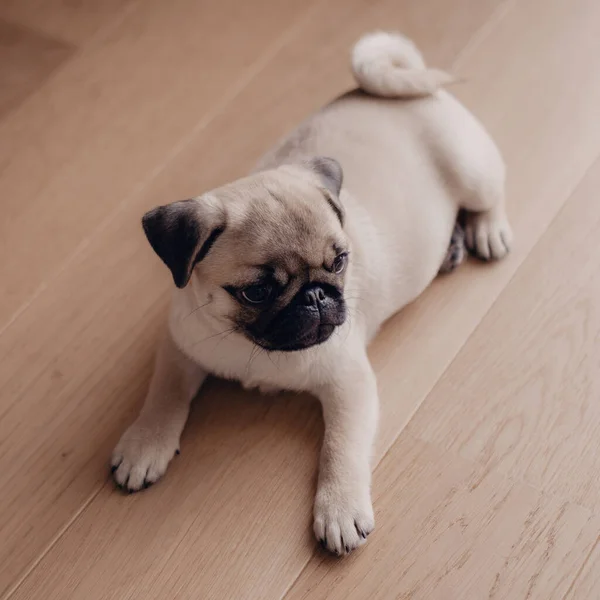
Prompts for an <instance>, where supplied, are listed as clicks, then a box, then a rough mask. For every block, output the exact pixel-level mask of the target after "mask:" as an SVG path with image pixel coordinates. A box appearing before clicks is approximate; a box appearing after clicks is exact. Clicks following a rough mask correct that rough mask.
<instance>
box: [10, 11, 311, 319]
mask: <svg viewBox="0 0 600 600" xmlns="http://www.w3.org/2000/svg"><path fill="white" fill-rule="evenodd" d="M312 2H314V0H312ZM310 5H311V2H309V3H305V4H303V5H302V7H300V6H299V5H298V4H297V3H294V2H292V1H291V0H284V1H282V2H275V1H274V0H257V1H256V2H252V3H248V4H240V3H239V2H237V1H236V0H225V1H224V2H219V3H202V2H200V3H199V2H196V1H195V0H174V2H169V3H168V4H166V3H164V2H162V1H161V0H154V1H150V2H147V3H145V4H144V5H143V6H138V7H137V10H131V11H129V12H128V13H127V15H126V18H125V19H123V20H122V21H121V22H120V23H119V24H118V26H116V27H115V28H112V29H110V31H108V32H107V33H106V34H105V35H104V36H100V37H99V38H97V39H96V40H94V41H93V43H90V44H89V45H88V46H86V48H85V49H84V50H83V51H82V52H80V53H78V54H77V55H76V56H75V57H74V58H73V60H72V61H70V62H69V63H68V64H67V65H66V66H65V67H64V68H62V69H61V70H60V72H59V73H57V74H56V75H55V76H54V77H53V78H52V80H51V81H50V82H48V84H47V85H46V86H44V87H43V89H41V90H40V91H39V93H37V94H35V95H33V96H32V97H31V98H30V99H29V101H28V102H25V103H24V104H23V105H22V106H21V107H19V109H18V110H16V111H14V112H13V113H12V114H11V115H10V118H9V119H7V120H5V121H4V122H0V139H2V140H3V141H4V143H3V144H2V145H1V146H0V187H1V188H2V190H3V211H4V212H3V217H4V218H3V219H2V220H1V221H0V251H1V252H2V253H3V254H4V255H6V256H9V257H10V258H9V260H5V261H2V262H1V263H0V277H1V278H2V280H3V281H4V282H5V293H4V294H2V296H0V330H1V329H2V328H3V327H4V326H6V324H7V323H9V322H10V321H11V319H13V318H14V317H15V315H16V314H17V313H18V310H19V309H20V308H21V307H22V306H23V305H24V304H26V303H27V302H28V300H30V299H31V298H32V297H34V296H35V295H36V294H37V293H40V292H41V291H42V290H43V289H44V288H45V286H46V285H47V284H48V282H49V281H50V280H51V279H52V277H53V276H55V275H56V273H57V272H59V271H60V269H61V268H62V267H63V265H64V264H65V262H66V261H68V260H69V259H72V258H73V256H74V255H75V254H76V253H77V252H78V249H79V248H81V247H83V246H84V245H85V244H87V243H88V241H89V237H90V235H92V234H93V232H94V231H96V230H97V229H98V228H99V227H102V226H104V225H105V224H106V222H107V220H108V219H109V218H110V216H111V215H114V212H115V211H117V210H118V209H119V207H120V206H121V205H122V203H123V202H124V201H126V199H127V198H128V197H129V196H131V195H132V194H135V193H139V192H140V191H141V190H142V189H144V186H145V184H146V182H147V181H148V179H149V178H150V179H151V178H152V176H153V175H155V174H156V173H157V172H158V171H160V170H161V169H162V168H164V165H165V164H166V163H168V162H169V160H170V158H172V156H174V155H176V154H177V152H178V150H179V148H180V145H181V144H183V143H185V140H186V139H187V138H188V137H189V136H190V134H191V133H193V131H194V130H195V129H196V128H201V127H202V126H203V125H204V124H205V123H206V122H208V121H210V119H211V118H212V117H213V116H214V115H215V114H218V112H220V111H221V110H222V109H223V107H224V106H225V105H226V104H227V102H228V100H229V99H230V98H231V96H232V94H235V93H236V91H237V90H239V89H240V88H241V87H243V85H244V82H245V81H246V78H247V77H248V76H249V74H251V73H254V70H256V69H258V70H260V68H261V65H262V64H263V62H264V61H265V60H266V58H268V57H269V56H271V54H272V53H275V52H276V51H277V49H278V47H279V45H280V44H281V43H282V40H284V39H285V38H286V35H287V31H288V30H289V29H290V28H293V27H294V26H295V23H296V20H297V19H300V18H301V15H302V14H303V13H304V11H306V10H307V9H308V8H309V7H310ZM234 12H235V14H236V18H235V19H232V18H231V15H232V13H234ZM198 23H203V28H204V29H203V33H202V35H199V33H198ZM172 32H177V34H176V35H173V34H172ZM273 32H277V34H276V35H273ZM215 56H218V57H219V59H218V60H215ZM197 168H198V167H197ZM42 239H51V240H52V244H47V245H46V247H45V249H44V252H40V251H39V240H42ZM24 265H27V269H24V268H23V266H24Z"/></svg>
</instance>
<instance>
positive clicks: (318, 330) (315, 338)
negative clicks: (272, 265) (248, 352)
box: [244, 284, 346, 352]
mask: <svg viewBox="0 0 600 600" xmlns="http://www.w3.org/2000/svg"><path fill="white" fill-rule="evenodd" d="M265 317H266V318H265V320H264V321H262V322H261V321H258V322H254V323H252V324H251V325H249V326H246V327H244V330H245V333H246V335H247V337H248V338H249V339H250V340H251V341H252V342H254V343H255V344H256V345H257V346H260V347H261V348H263V349H265V350H267V351H270V352H294V351H297V350H305V349H307V348H311V347H312V346H317V345H319V344H323V343H324V342H326V341H327V340H328V339H329V338H330V337H331V336H332V335H333V332H334V331H335V329H336V327H339V326H340V325H342V324H343V323H344V322H345V321H346V303H345V302H344V298H343V295H342V292H341V291H340V290H337V289H336V288H333V287H332V286H325V285H323V284H319V285H315V284H312V285H308V286H305V287H304V288H302V289H301V290H300V291H299V292H298V293H297V294H296V296H295V297H294V299H293V301H292V302H290V303H289V304H288V306H287V307H285V308H284V309H282V310H281V311H280V312H279V313H277V314H275V315H273V316H271V315H265Z"/></svg>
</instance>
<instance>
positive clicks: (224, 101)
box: [0, 1, 321, 336]
mask: <svg viewBox="0 0 600 600" xmlns="http://www.w3.org/2000/svg"><path fill="white" fill-rule="evenodd" d="M320 4H321V2H320V1H317V2H315V3H314V4H313V6H312V7H311V8H310V9H309V10H308V11H307V12H306V14H305V15H304V16H303V17H302V18H300V19H298V21H296V23H294V24H293V25H292V26H291V27H289V28H288V29H287V30H286V31H285V33H284V34H282V35H281V36H280V37H279V39H278V40H277V41H276V42H275V43H273V44H272V45H270V46H269V47H268V48H267V49H266V50H265V52H264V53H263V54H262V55H261V56H259V57H258V58H257V59H256V61H254V63H253V64H252V65H251V66H250V67H248V68H247V70H246V72H245V73H244V74H243V75H242V76H241V77H240V78H239V79H238V80H237V81H236V83H235V84H234V85H232V86H231V87H229V88H228V89H227V90H226V91H225V92H224V94H223V95H222V96H221V98H220V99H219V100H218V101H216V102H215V103H214V108H212V109H211V110H208V111H207V112H206V113H205V114H204V115H203V116H202V117H201V118H200V120H199V121H198V122H197V123H196V125H195V126H194V127H192V129H191V130H190V133H189V134H187V135H184V136H183V137H182V138H181V139H180V141H179V142H178V143H177V144H175V145H174V147H173V149H172V150H171V152H169V153H168V154H167V155H166V158H165V159H164V160H163V161H162V162H160V164H158V165H157V166H156V167H155V168H154V169H151V170H150V174H149V175H148V176H147V177H146V178H145V179H144V180H143V182H142V183H140V184H139V185H138V186H136V187H135V188H134V189H133V190H132V191H131V192H130V193H129V194H128V195H127V197H126V198H125V199H124V200H123V201H122V202H121V203H120V204H119V205H118V206H117V207H115V208H114V209H113V210H112V211H111V212H110V213H109V214H108V215H106V217H105V218H104V219H103V220H102V221H101V222H100V223H99V224H98V226H97V227H96V228H95V229H94V230H93V232H91V233H90V234H89V235H88V236H86V237H85V238H84V239H83V240H81V242H79V244H78V245H77V246H76V248H75V249H74V250H73V252H71V254H69V255H68V256H67V257H66V258H65V259H64V261H63V262H62V264H61V265H60V267H58V269H57V270H56V271H55V272H54V274H53V276H52V277H51V278H49V279H47V280H46V281H43V282H42V283H41V284H40V285H39V286H38V287H37V289H36V290H35V291H34V292H33V294H32V295H31V296H30V297H29V298H28V299H27V300H26V301H25V302H24V303H23V304H22V305H21V306H20V307H19V308H18V309H17V310H16V311H15V312H14V313H13V315H12V316H11V317H10V319H9V320H8V321H7V322H6V323H5V324H4V326H3V327H2V328H1V329H0V336H2V335H3V334H4V333H5V332H6V331H7V330H8V329H9V328H10V327H11V326H12V325H13V324H14V323H15V322H16V321H17V320H18V319H19V317H20V316H21V315H22V314H23V313H24V312H25V311H27V309H28V308H29V307H30V306H31V305H32V304H33V302H35V301H36V300H37V298H39V297H40V296H41V295H42V294H43V293H44V292H45V291H46V290H47V289H48V287H50V286H51V285H52V284H53V283H54V282H55V281H56V280H57V279H58V278H59V277H60V276H61V275H62V274H63V273H64V272H65V271H66V270H67V269H68V268H69V267H70V266H71V265H72V264H73V263H74V261H75V260H76V259H77V257H78V256H79V255H80V254H81V253H82V252H84V251H85V250H86V249H87V248H88V247H89V246H90V244H91V243H92V242H93V241H94V240H95V239H96V238H97V237H98V236H99V235H100V234H102V233H103V232H104V231H105V230H106V229H107V228H108V227H109V226H110V224H111V223H112V222H113V221H114V220H115V219H116V218H117V217H118V216H119V214H121V213H122V212H123V211H124V210H125V209H126V208H127V207H128V206H129V205H130V204H131V203H132V202H133V200H135V199H136V198H137V197H138V196H139V195H140V194H141V193H142V192H144V190H146V188H147V187H148V186H149V185H150V184H152V183H153V182H154V181H155V180H156V178H157V177H158V176H159V175H160V174H161V173H162V172H163V171H164V170H165V169H166V168H167V167H169V166H170V165H171V163H172V162H173V161H174V160H175V159H176V158H177V157H178V156H179V155H180V154H181V153H182V152H183V151H184V150H185V149H186V148H187V147H188V145H189V144H190V143H191V142H192V140H193V139H194V138H195V136H196V135H197V134H198V133H200V132H201V131H202V130H204V129H206V127H208V125H210V123H212V122H213V121H214V120H215V119H216V118H217V117H219V115H221V114H222V113H223V112H225V109H226V108H227V107H229V105H230V104H231V103H232V102H233V101H234V100H235V99H236V98H237V97H238V96H239V95H240V94H241V93H242V92H243V91H244V90H245V89H246V88H247V87H248V85H249V83H250V82H251V81H252V79H253V78H254V77H256V76H257V75H258V74H259V73H261V72H262V71H263V70H264V68H265V67H266V66H267V65H268V64H269V63H270V61H271V60H272V59H273V58H274V57H275V56H277V53H278V52H279V51H280V50H281V49H282V48H283V47H284V46H285V44H286V43H287V41H288V40H289V39H290V38H292V37H293V36H294V35H295V32H296V30H297V29H298V28H299V27H301V26H302V25H303V24H304V23H305V22H306V21H307V20H308V19H309V18H310V17H311V15H312V14H313V12H314V11H315V10H316V8H317V7H318V6H320Z"/></svg>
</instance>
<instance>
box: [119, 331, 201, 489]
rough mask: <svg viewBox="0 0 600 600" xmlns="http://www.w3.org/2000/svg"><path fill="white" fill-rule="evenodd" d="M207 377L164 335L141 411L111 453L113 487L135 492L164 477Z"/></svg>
mask: <svg viewBox="0 0 600 600" xmlns="http://www.w3.org/2000/svg"><path fill="white" fill-rule="evenodd" d="M205 377H206V373H205V372H204V370H202V369H201V368H200V367H199V366H198V365H196V364H195V363H193V362H192V361H190V360H189V359H188V358H187V357H186V356H184V355H183V354H182V353H181V351H180V350H179V349H178V348H177V347H176V346H175V343H174V342H173V340H172V339H171V336H170V335H169V334H167V337H166V338H165V340H164V341H163V342H162V344H161V345H160V347H159V349H158V353H157V355H156V365H155V369H154V374H153V376H152V380H151V382H150V389H149V391H148V396H147V397H146V401H145V403H144V406H143V408H142V411H141V413H140V415H139V417H138V418H137V420H136V421H135V422H134V423H133V425H131V427H129V429H127V431H126V432H125V433H124V434H123V436H122V437H121V440H120V441H119V443H118V444H117V446H116V448H115V450H114V452H113V455H112V460H111V464H112V472H113V477H114V479H115V482H116V483H117V485H119V486H122V487H124V488H125V489H127V490H128V491H130V492H135V491H137V490H140V489H141V488H143V487H148V486H149V485H151V484H152V483H154V482H155V481H157V480H158V479H159V478H160V477H161V476H162V475H163V474H164V473H165V471H166V470H167V466H168V464H169V462H170V461H171V459H172V458H173V456H174V455H175V454H176V453H178V452H179V438H180V436H181V432H182V431H183V427H184V425H185V422H186V420H187V417H188V412H189V407H190V402H191V400H192V398H193V397H194V396H195V394H196V392H197V391H198V388H199V387H200V385H201V384H202V382H203V381H204V379H205Z"/></svg>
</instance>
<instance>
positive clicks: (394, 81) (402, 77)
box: [352, 31, 455, 98]
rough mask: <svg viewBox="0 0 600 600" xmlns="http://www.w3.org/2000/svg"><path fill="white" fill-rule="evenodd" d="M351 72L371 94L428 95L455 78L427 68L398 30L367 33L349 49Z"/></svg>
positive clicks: (409, 96) (400, 96) (416, 51)
mask: <svg viewBox="0 0 600 600" xmlns="http://www.w3.org/2000/svg"><path fill="white" fill-rule="evenodd" d="M352 71H353V73H354V77H355V79H356V81H357V83H358V85H359V87H360V88H361V89H362V90H364V91H365V92H367V93H369V94H372V95H373V96H383V97H386V98H415V97H419V96H429V95H431V94H433V93H434V92H435V91H436V90H438V89H439V88H440V87H441V86H443V85H444V84H448V83H452V82H454V81H455V78H454V77H452V75H449V74H448V73H445V72H444V71H439V70H437V69H428V68H427V67H426V66H425V62H424V61H423V57H422V56H421V53H420V52H419V51H418V50H417V47H416V46H415V45H414V44H413V43H412V42H411V41H410V40H409V39H408V38H405V37H404V36H402V35H400V34H398V33H386V32H383V31H378V32H375V33H368V34H367V35H365V36H363V37H362V38H361V39H360V40H358V42H357V43H356V44H355V45H354V48H353V49H352Z"/></svg>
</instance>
